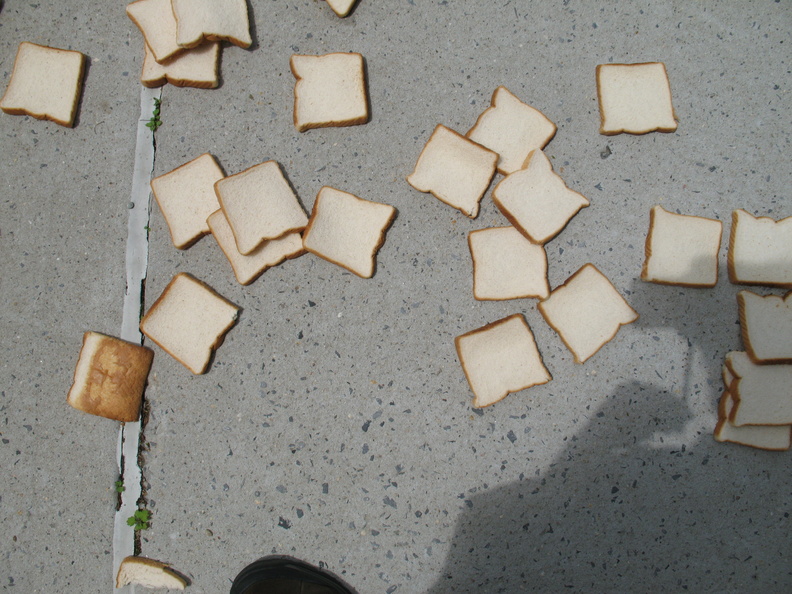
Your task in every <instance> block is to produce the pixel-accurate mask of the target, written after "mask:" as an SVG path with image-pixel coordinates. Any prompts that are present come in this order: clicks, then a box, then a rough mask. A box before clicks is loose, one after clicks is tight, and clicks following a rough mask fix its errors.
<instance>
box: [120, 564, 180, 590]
mask: <svg viewBox="0 0 792 594" xmlns="http://www.w3.org/2000/svg"><path fill="white" fill-rule="evenodd" d="M129 584H135V585H137V586H142V587H144V588H167V589H168V590H184V588H185V586H187V580H186V579H184V577H183V576H182V575H181V574H180V573H178V572H176V571H174V570H173V568H172V567H171V566H170V565H167V564H166V563H163V562H162V561H155V560H154V559H148V558H146V557H126V558H125V559H124V560H123V561H121V565H119V567H118V575H116V588H123V587H124V586H127V585H129Z"/></svg>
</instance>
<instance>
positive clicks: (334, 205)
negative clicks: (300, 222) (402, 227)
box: [303, 186, 396, 278]
mask: <svg viewBox="0 0 792 594" xmlns="http://www.w3.org/2000/svg"><path fill="white" fill-rule="evenodd" d="M395 217H396V209H395V208H394V207H392V206H390V205H388V204H381V203H379V202H372V201H370V200H364V199H363V198H358V197H357V196H355V195H354V194H349V193H347V192H342V191H340V190H336V189H334V188H329V187H327V186H325V187H323V188H322V189H321V190H319V194H318V195H317V196H316V201H315V202H314V206H313V211H312V213H311V220H310V221H309V223H308V226H307V227H306V228H305V233H303V245H304V246H305V249H306V250H308V251H309V252H311V253H312V254H315V255H317V256H319V257H320V258H324V259H325V260H328V261H329V262H333V263H334V264H338V265H339V266H343V267H344V268H346V269H347V270H349V271H350V272H354V273H355V274H357V275H358V276H360V277H362V278H371V277H372V276H373V275H374V269H375V259H376V255H377V251H378V250H379V248H380V247H381V246H382V244H383V243H384V241H385V232H386V231H387V230H388V227H389V226H390V224H391V223H392V222H393V219H394V218H395Z"/></svg>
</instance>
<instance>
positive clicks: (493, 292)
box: [468, 227, 550, 301]
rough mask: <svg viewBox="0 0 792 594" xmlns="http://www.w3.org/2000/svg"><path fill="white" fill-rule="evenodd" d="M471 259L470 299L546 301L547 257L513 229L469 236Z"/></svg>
mask: <svg viewBox="0 0 792 594" xmlns="http://www.w3.org/2000/svg"><path fill="white" fill-rule="evenodd" d="M468 247H469V248H470V255H471V257H472V258H473V296H474V297H475V298H476V299H479V300H483V301H497V300H503V299H523V298H526V297H538V298H539V299H545V298H546V297H547V296H548V295H549V294H550V287H549V286H548V284H547V254H546V253H545V250H544V247H543V246H541V245H539V244H536V243H533V242H531V241H530V240H529V239H527V238H526V237H525V236H524V235H523V234H522V233H520V232H519V231H518V230H517V229H515V228H514V227H491V228H489V229H479V230H478V231H471V232H470V233H469V234H468Z"/></svg>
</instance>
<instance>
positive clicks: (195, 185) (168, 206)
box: [151, 153, 224, 250]
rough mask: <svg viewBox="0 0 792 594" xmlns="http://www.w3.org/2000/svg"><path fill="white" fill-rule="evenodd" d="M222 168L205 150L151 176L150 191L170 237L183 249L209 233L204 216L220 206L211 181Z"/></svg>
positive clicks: (220, 177)
mask: <svg viewBox="0 0 792 594" xmlns="http://www.w3.org/2000/svg"><path fill="white" fill-rule="evenodd" d="M223 177H224V175H223V170H222V169H220V166H219V165H218V164H217V161H215V158H214V157H213V156H212V155H210V154H209V153H204V154H203V155H201V156H200V157H196V158H195V159H193V160H192V161H190V162H188V163H185V164H184V165H181V166H180V167H177V168H176V169H174V170H173V171H171V172H170V173H166V174H164V175H160V176H159V177H155V178H154V179H152V180H151V191H152V193H153V194H154V198H156V200H157V204H158V205H159V207H160V210H161V211H162V215H163V216H164V217H165V221H166V222H167V223H168V229H170V234H171V240H172V241H173V245H175V246H176V247H177V248H179V249H180V250H183V249H186V248H188V247H190V246H191V245H192V244H194V243H195V242H196V241H198V240H199V239H200V238H201V237H203V236H204V235H205V234H207V233H209V225H208V224H207V222H206V218H207V217H208V216H209V215H210V214H212V213H213V212H214V211H216V210H217V209H218V208H220V204H219V203H218V202H217V194H215V190H214V185H215V182H217V181H218V180H221V179H223Z"/></svg>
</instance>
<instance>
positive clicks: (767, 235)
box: [727, 209, 792, 288]
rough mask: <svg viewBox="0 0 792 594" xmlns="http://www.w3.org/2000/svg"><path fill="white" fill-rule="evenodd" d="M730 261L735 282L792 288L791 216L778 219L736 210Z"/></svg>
mask: <svg viewBox="0 0 792 594" xmlns="http://www.w3.org/2000/svg"><path fill="white" fill-rule="evenodd" d="M727 261H728V265H729V279H730V280H731V282H733V283H735V284H742V285H768V286H776V287H787V288H792V217H787V218H785V219H781V220H779V221H776V220H774V219H771V218H770V217H754V216H753V215H752V214H750V213H749V212H747V211H745V210H742V209H738V210H735V211H734V212H733V213H732V227H731V235H730V236H729V255H728V260H727Z"/></svg>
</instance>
